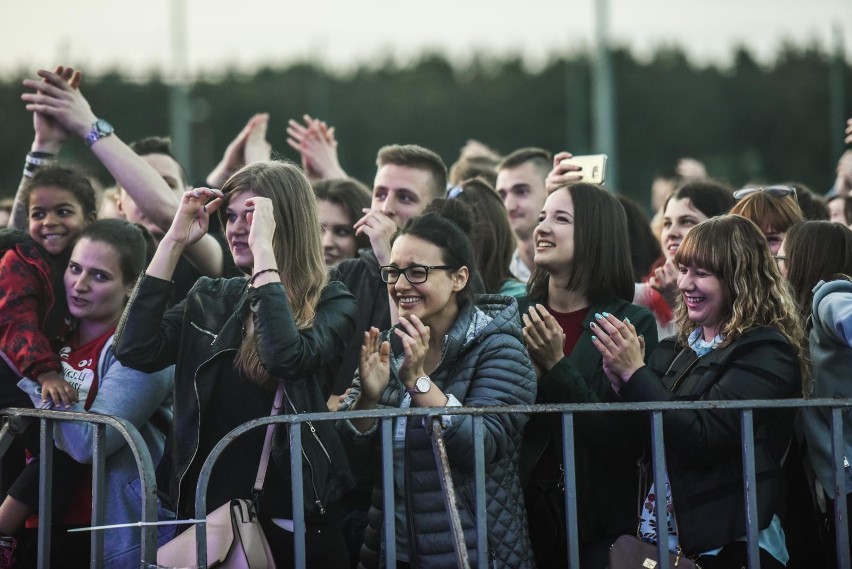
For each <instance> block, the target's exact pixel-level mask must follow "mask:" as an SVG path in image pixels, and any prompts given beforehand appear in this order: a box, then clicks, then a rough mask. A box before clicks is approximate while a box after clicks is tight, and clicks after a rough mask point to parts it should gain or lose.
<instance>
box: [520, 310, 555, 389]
mask: <svg viewBox="0 0 852 569" xmlns="http://www.w3.org/2000/svg"><path fill="white" fill-rule="evenodd" d="M523 321H524V341H525V342H526V345H527V350H528V351H529V353H530V357H531V358H532V359H533V363H535V364H536V366H537V369H536V371H538V370H539V369H540V370H541V373H545V372H547V371H549V370H550V369H552V368H553V366H555V365H556V364H557V363H559V360H561V359H562V358H563V357H564V355H565V354H564V350H565V332H563V331H562V327H561V326H560V325H559V323H558V322H557V321H556V318H554V317H553V315H552V314H551V313H550V312H548V311H547V308H545V306H544V305H542V304H536V305H535V306H530V308H529V311H528V312H527V314H524V315H523ZM538 375H539V376H540V375H541V374H538Z"/></svg>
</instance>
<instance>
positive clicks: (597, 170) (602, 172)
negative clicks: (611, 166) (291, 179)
mask: <svg viewBox="0 0 852 569" xmlns="http://www.w3.org/2000/svg"><path fill="white" fill-rule="evenodd" d="M561 164H570V165H572V166H579V167H580V170H579V172H576V173H579V174H580V175H581V176H582V178H581V179H580V180H579V181H580V182H586V183H589V184H603V182H604V180H605V179H606V154H587V155H584V156H573V157H571V158H566V159H565V160H563V161H562V162H561Z"/></svg>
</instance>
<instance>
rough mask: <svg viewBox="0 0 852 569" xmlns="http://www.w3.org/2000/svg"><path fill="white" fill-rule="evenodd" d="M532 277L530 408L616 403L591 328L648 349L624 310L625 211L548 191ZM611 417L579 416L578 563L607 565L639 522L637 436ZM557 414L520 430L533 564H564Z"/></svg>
mask: <svg viewBox="0 0 852 569" xmlns="http://www.w3.org/2000/svg"><path fill="white" fill-rule="evenodd" d="M534 236H535V245H536V248H535V263H536V270H535V273H533V276H532V278H531V280H530V282H529V299H530V308H529V310H528V312H527V313H525V314H524V316H523V320H524V339H525V341H526V344H527V348H528V349H529V352H530V357H531V358H532V361H533V364H534V365H535V369H536V373H537V376H538V397H537V399H536V402H537V403H602V402H608V401H614V400H615V397H614V394H613V393H612V391H611V390H610V388H609V382H608V381H607V379H606V375H605V373H604V372H605V370H604V367H603V365H602V361H601V357H600V355H599V354H598V353H597V350H595V348H594V347H593V346H592V341H591V334H590V333H589V330H590V329H589V323H590V322H593V321H594V317H595V315H596V314H613V315H614V317H615V318H618V319H621V320H624V321H626V322H631V323H632V324H631V326H634V327H635V329H637V330H638V333H639V334H641V335H643V336H644V341H645V342H646V343H647V345H648V347H649V349H653V347H654V346H656V344H657V327H656V325H655V322H654V318H653V316H652V315H651V313H650V312H648V311H647V310H645V309H644V308H641V307H639V306H636V305H634V304H631V303H630V298H631V297H632V295H633V271H632V268H631V262H630V248H629V245H628V237H627V218H626V214H625V213H624V208H623V207H622V206H621V204H620V203H619V202H618V200H617V199H616V198H615V196H614V195H612V193H610V192H607V191H606V190H603V189H601V188H600V187H599V186H595V185H592V184H572V185H569V186H566V187H562V188H559V189H557V190H555V191H554V192H552V193H551V194H550V195H549V196H548V197H547V200H546V201H545V203H544V208H543V209H542V210H541V212H540V213H539V218H538V225H537V226H536V228H535V232H534ZM614 419H615V418H614V417H612V415H606V414H603V413H578V414H577V415H576V416H575V417H574V423H575V429H576V436H575V438H574V440H575V449H574V460H575V465H576V466H575V471H576V481H577V499H578V503H577V520H578V527H579V538H580V564H581V566H582V567H583V568H584V569H588V568H601V569H602V568H603V567H605V566H606V562H607V553H608V552H609V548H610V546H611V545H612V543H613V542H614V541H615V539H616V538H617V537H618V536H619V535H620V534H622V533H627V532H629V531H630V530H631V527H635V525H636V496H635V495H636V486H637V484H638V479H637V476H638V471H637V468H636V460H637V459H638V458H639V454H638V450H639V446H638V445H639V443H640V442H641V438H639V437H641V434H639V433H638V432H636V431H635V430H631V429H630V428H626V429H622V428H619V427H618V426H616V425H615V424H614V421H613V420H614ZM562 443H563V440H562V420H561V417H560V416H559V415H555V414H550V415H543V414H537V415H535V416H534V417H533V418H532V419H530V423H529V425H527V428H526V430H525V431H524V449H523V457H522V461H521V464H522V470H523V479H524V481H525V482H527V481H528V484H527V488H526V496H525V498H526V501H527V511H528V517H529V519H530V535H531V537H532V540H533V549H534V551H535V555H536V563H537V564H538V566H539V567H565V566H566V565H567V550H566V543H565V524H566V521H565V520H566V518H565V506H564V504H565V494H564V491H565V489H564V479H563V477H564V472H565V466H564V465H565V457H564V456H563V455H562Z"/></svg>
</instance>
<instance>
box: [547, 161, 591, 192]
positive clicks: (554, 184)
mask: <svg viewBox="0 0 852 569" xmlns="http://www.w3.org/2000/svg"><path fill="white" fill-rule="evenodd" d="M573 156H574V155H573V154H571V153H570V152H565V151H563V152H559V153H558V154H556V156H554V157H553V170H551V171H550V172H549V173H548V174H547V178H545V179H544V187H545V189H546V190H547V193H548V194H550V193H551V192H553V191H555V190H558V189H559V188H561V187H562V186H567V185H568V184H573V183H574V182H579V181H580V180H581V179H582V177H583V176H582V175H581V174H575V173H574V172H579V171H580V170H581V168H580V167H579V166H576V165H573V164H563V163H562V161H563V160H567V159H569V158H573Z"/></svg>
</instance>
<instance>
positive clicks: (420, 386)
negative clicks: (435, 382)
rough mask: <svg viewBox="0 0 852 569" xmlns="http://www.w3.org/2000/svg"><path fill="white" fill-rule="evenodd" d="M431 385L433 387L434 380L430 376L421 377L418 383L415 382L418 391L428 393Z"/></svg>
mask: <svg viewBox="0 0 852 569" xmlns="http://www.w3.org/2000/svg"><path fill="white" fill-rule="evenodd" d="M430 387H432V381H431V380H430V379H429V378H428V377H419V378H417V383H415V384H414V388H415V389H416V390H417V392H418V393H426V392H427V391H429V388H430Z"/></svg>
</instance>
